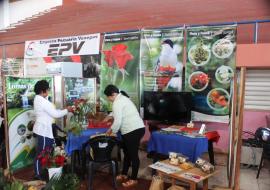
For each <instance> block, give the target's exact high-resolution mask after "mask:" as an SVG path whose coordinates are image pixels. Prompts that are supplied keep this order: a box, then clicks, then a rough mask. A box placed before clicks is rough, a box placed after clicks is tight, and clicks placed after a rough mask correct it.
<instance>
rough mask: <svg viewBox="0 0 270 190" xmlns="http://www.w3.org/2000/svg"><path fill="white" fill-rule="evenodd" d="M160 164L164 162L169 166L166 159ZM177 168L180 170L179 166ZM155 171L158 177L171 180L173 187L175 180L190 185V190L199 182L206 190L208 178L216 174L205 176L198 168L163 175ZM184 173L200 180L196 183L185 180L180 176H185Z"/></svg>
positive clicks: (193, 189) (194, 189)
mask: <svg viewBox="0 0 270 190" xmlns="http://www.w3.org/2000/svg"><path fill="white" fill-rule="evenodd" d="M162 162H164V163H166V164H170V163H169V160H168V159H167V160H164V161H162ZM179 168H180V166H179ZM156 170H157V172H158V175H160V176H162V177H169V178H171V179H172V184H173V185H175V181H176V180H178V181H182V182H185V183H188V184H189V185H190V190H196V186H197V184H198V183H200V182H203V190H208V178H210V177H212V176H213V175H215V174H216V173H217V172H218V171H214V172H213V173H211V174H207V173H204V172H203V171H201V170H200V169H199V168H191V169H187V170H183V169H182V170H181V171H180V172H177V173H172V174H167V173H164V172H162V171H160V170H158V169H156ZM185 173H191V174H194V175H196V176H201V178H200V179H198V180H197V181H193V180H191V179H187V178H185V177H183V176H181V175H182V174H185Z"/></svg>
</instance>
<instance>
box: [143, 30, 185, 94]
mask: <svg viewBox="0 0 270 190" xmlns="http://www.w3.org/2000/svg"><path fill="white" fill-rule="evenodd" d="M183 46H184V36H183V28H171V29H154V30H142V33H141V49H140V50H141V53H140V60H141V91H181V90H182V71H183V62H182V60H183Z"/></svg>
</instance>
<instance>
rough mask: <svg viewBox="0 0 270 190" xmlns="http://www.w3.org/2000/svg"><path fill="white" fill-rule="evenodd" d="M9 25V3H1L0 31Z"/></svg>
mask: <svg viewBox="0 0 270 190" xmlns="http://www.w3.org/2000/svg"><path fill="white" fill-rule="evenodd" d="M8 25H9V2H8V0H3V1H0V30H1V29H2V28H5V27H7V26H8Z"/></svg>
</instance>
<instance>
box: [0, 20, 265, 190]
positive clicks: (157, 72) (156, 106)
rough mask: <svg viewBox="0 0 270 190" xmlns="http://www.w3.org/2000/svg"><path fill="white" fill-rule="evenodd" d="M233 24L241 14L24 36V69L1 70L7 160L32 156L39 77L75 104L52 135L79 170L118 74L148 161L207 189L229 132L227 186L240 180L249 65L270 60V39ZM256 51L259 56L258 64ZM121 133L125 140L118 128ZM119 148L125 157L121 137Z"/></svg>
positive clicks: (101, 128)
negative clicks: (217, 21) (138, 121)
mask: <svg viewBox="0 0 270 190" xmlns="http://www.w3.org/2000/svg"><path fill="white" fill-rule="evenodd" d="M240 24H241V23H240ZM242 24H243V23H242ZM236 34H237V25H236V24H233V25H232V24H223V25H211V26H183V27H174V28H162V29H160V28H157V29H142V30H139V31H129V32H115V33H105V34H99V33H96V34H89V35H78V36H69V37H61V38H52V39H37V40H34V41H26V42H25V51H24V61H23V70H21V71H18V73H16V74H15V75H5V76H3V77H2V84H3V94H4V110H5V114H4V118H5V120H4V123H5V134H6V158H7V166H8V168H9V169H10V170H12V171H13V172H16V171H20V170H22V169H24V168H26V167H29V166H31V165H32V164H33V160H34V157H35V147H36V139H35V137H34V134H33V124H34V121H35V115H34V112H33V99H34V96H35V93H34V90H33V88H34V85H35V83H36V82H37V81H39V80H41V79H45V80H47V81H48V82H49V83H50V87H51V91H50V94H49V99H50V101H51V102H53V103H54V104H55V106H56V107H57V108H64V107H67V106H72V107H73V108H74V110H73V113H72V114H69V115H68V116H67V117H65V118H64V119H58V120H56V122H55V125H57V126H58V127H59V128H60V129H59V130H60V131H58V132H57V133H56V136H55V137H56V138H59V139H61V138H62V139H64V140H63V141H61V140H60V141H59V144H58V145H59V147H61V148H62V149H64V150H65V157H66V158H65V159H66V160H67V161H65V164H64V165H69V166H67V168H68V169H67V170H68V171H69V172H72V173H80V174H81V171H83V170H86V166H87V161H88V160H87V158H86V157H87V156H86V155H85V152H83V151H84V149H85V147H86V145H85V144H86V143H87V142H88V141H89V139H90V138H91V137H92V138H93V137H96V136H102V135H105V132H106V131H107V130H108V128H109V127H110V125H109V124H108V123H106V122H103V119H104V118H105V116H106V115H107V114H108V113H109V112H111V111H112V104H111V103H109V102H108V101H107V99H106V96H105V95H104V94H103V91H104V89H105V87H106V86H107V85H109V84H114V85H116V86H117V87H118V88H119V89H121V90H124V91H125V92H127V93H128V95H129V96H130V99H131V100H132V101H133V102H134V104H135V105H136V107H137V109H138V110H139V112H140V116H141V117H142V118H143V119H144V122H145V125H146V129H147V131H146V133H145V136H144V137H143V139H142V141H141V142H142V143H143V144H144V143H145V142H146V143H147V144H146V146H147V147H146V148H145V149H146V151H147V153H148V156H149V157H150V158H152V159H153V164H152V165H150V166H149V169H150V168H152V169H153V172H154V170H156V171H157V172H158V174H159V176H163V177H164V176H167V177H168V178H170V179H172V184H173V185H175V184H176V183H175V181H181V182H184V183H186V184H188V186H189V188H190V189H192V190H195V189H196V186H197V185H198V184H199V183H201V182H202V184H203V187H202V189H204V190H206V189H208V179H209V178H211V177H213V176H215V175H216V173H217V172H219V171H218V170H217V169H216V168H215V158H214V150H213V147H214V146H215V143H218V142H220V141H221V142H220V143H221V145H224V146H226V143H224V138H227V140H226V141H227V143H229V145H228V144H227V147H229V150H228V152H229V159H228V160H229V164H228V166H227V167H228V177H229V187H232V185H239V184H237V183H238V182H237V180H238V178H239V171H238V173H237V170H239V168H237V167H238V165H239V164H240V163H239V162H240V160H239V159H240V158H239V155H238V154H240V152H239V151H241V149H240V150H239V147H241V142H240V141H241V138H242V137H241V134H240V133H241V132H242V131H241V129H242V127H243V101H244V100H243V98H244V86H245V85H244V82H245V81H244V78H245V68H246V67H256V68H257V67H261V68H263V67H267V65H268V63H269V60H270V58H269V57H266V56H264V57H262V56H261V54H262V50H263V51H264V52H268V51H269V49H270V46H269V44H260V45H257V44H251V45H242V44H241V45H238V44H237V42H236ZM101 38H102V41H103V43H102V45H101V44H100V41H101V40H100V39H101ZM256 52H257V53H256ZM251 54H252V56H250V55H251ZM241 55H244V56H241ZM266 55H267V53H266ZM262 59H265V60H262ZM252 60H256V61H257V62H258V60H261V62H260V65H256V66H254V65H253V61H252ZM249 64H250V65H249ZM237 67H238V68H240V70H239V69H238V70H237ZM237 79H240V80H238V81H237ZM236 123H237V127H236ZM224 127H226V128H227V130H226V132H224V130H223V128H224ZM116 136H117V134H116ZM116 138H117V139H118V140H119V141H121V135H119V134H118V136H117V137H116ZM228 139H229V140H228ZM103 145H104V144H103ZM103 145H102V146H103ZM100 146H101V145H100ZM62 149H61V150H62ZM221 149H222V148H221ZM116 152H117V161H118V162H119V163H121V146H120V148H119V149H118V150H117V151H116ZM207 152H208V155H209V158H208V159H202V157H201V156H202V155H203V153H207ZM87 153H88V152H87ZM237 155H238V157H237ZM145 159H146V158H145ZM162 159H165V160H163V161H162ZM61 167H62V166H61ZM47 169H48V167H47ZM78 171H80V172H78ZM84 172H85V174H82V175H83V176H84V175H86V173H87V172H86V171H84ZM233 176H234V177H235V178H234V179H233ZM160 181H162V180H161V178H160V177H156V176H155V177H153V179H152V184H151V187H150V189H151V188H152V190H154V189H155V190H158V187H157V186H155V185H157V184H158V183H160ZM175 188H177V187H175ZM179 188H180V187H179Z"/></svg>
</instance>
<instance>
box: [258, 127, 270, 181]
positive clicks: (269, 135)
mask: <svg viewBox="0 0 270 190" xmlns="http://www.w3.org/2000/svg"><path fill="white" fill-rule="evenodd" d="M255 138H256V139H257V140H258V141H259V142H260V143H261V145H262V147H263V152H262V157H261V161H260V165H259V168H258V172H257V176H256V178H257V179H258V178H259V176H260V172H261V169H262V164H263V160H264V159H270V129H269V128H266V127H260V128H258V129H257V130H256V132H255Z"/></svg>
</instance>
